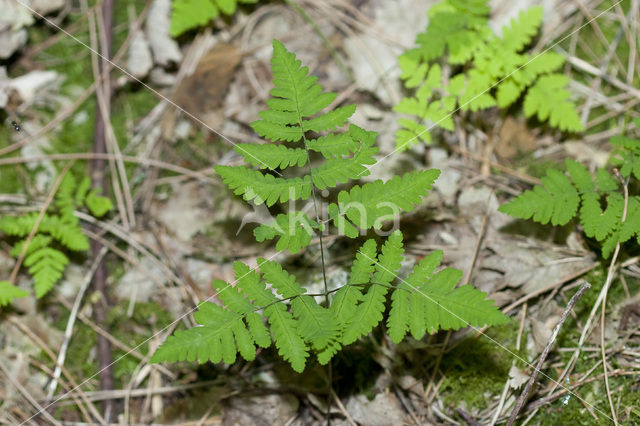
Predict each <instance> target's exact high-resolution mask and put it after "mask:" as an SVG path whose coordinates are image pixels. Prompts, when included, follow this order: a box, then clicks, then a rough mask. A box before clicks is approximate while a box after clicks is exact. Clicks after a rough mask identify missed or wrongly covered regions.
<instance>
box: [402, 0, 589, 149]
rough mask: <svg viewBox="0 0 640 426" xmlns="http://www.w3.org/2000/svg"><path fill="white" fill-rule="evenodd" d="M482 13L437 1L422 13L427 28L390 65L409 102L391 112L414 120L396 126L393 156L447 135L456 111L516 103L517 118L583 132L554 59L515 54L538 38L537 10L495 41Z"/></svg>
mask: <svg viewBox="0 0 640 426" xmlns="http://www.w3.org/2000/svg"><path fill="white" fill-rule="evenodd" d="M489 12H490V7H489V6H488V4H487V1H486V0H445V1H443V2H441V3H438V4H437V5H435V6H433V7H432V8H431V10H429V26H428V27H427V29H426V31H424V32H423V33H420V34H418V36H417V37H416V45H417V46H416V47H415V48H412V49H410V50H407V51H405V52H404V53H403V54H402V55H401V56H400V57H399V58H398V62H399V67H400V70H401V72H402V74H401V78H402V79H403V80H404V86H405V88H406V89H407V90H408V91H409V93H410V96H408V97H405V98H403V99H402V100H401V101H400V102H399V103H398V104H397V105H396V106H395V108H394V109H395V111H397V112H400V113H405V114H409V115H411V116H413V117H414V118H412V119H409V118H401V119H400V120H399V123H400V125H401V129H400V130H398V132H397V133H396V145H397V147H398V149H405V148H408V147H409V146H410V145H411V144H412V143H417V141H418V140H422V141H423V142H425V143H430V141H431V134H430V132H429V129H430V126H436V125H437V126H439V127H441V128H443V129H445V130H449V131H453V126H454V124H453V118H452V116H451V115H452V113H453V112H454V111H456V109H457V108H460V110H462V111H472V112H474V111H479V110H484V109H487V108H492V107H499V108H503V109H506V108H509V107H510V106H511V105H513V104H514V103H516V101H518V100H519V99H521V98H524V101H523V108H524V114H525V116H527V117H533V116H537V118H538V119H539V120H540V121H548V122H549V124H550V125H551V126H552V127H555V128H558V129H561V130H565V131H579V130H582V129H583V126H582V123H581V122H580V118H579V116H578V114H577V112H576V108H575V105H574V104H573V102H571V100H570V99H569V98H570V93H569V91H568V90H566V86H567V83H568V81H569V80H568V78H567V77H566V76H564V75H563V74H559V73H556V72H555V71H556V70H558V69H559V68H560V66H561V65H562V63H563V62H564V59H563V58H562V56H560V55H559V54H557V53H553V52H545V53H543V54H541V55H539V56H535V57H534V56H533V55H531V54H529V53H526V52H523V50H524V49H525V47H526V46H527V45H529V44H530V43H531V40H532V38H533V37H535V36H536V34H537V33H538V28H539V27H540V23H541V20H542V8H541V7H532V8H531V9H529V10H527V11H523V12H520V14H519V15H518V17H517V19H512V20H511V22H510V23H509V25H506V26H505V27H504V28H503V29H502V36H501V37H499V36H497V35H495V34H494V33H493V32H492V31H491V29H490V28H489V26H488V17H489ZM521 67H522V68H521ZM516 70H517V71H516ZM514 71H515V72H514ZM497 82H500V83H499V84H498V85H497V86H496V87H495V88H493V89H491V90H489V89H490V88H491V87H492V85H494V84H495V83H497Z"/></svg>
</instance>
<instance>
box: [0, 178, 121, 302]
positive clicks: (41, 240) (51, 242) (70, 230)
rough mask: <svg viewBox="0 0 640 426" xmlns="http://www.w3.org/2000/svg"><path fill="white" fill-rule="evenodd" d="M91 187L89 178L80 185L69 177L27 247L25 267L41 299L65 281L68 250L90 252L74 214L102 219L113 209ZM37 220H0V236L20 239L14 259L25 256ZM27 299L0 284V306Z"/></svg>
mask: <svg viewBox="0 0 640 426" xmlns="http://www.w3.org/2000/svg"><path fill="white" fill-rule="evenodd" d="M90 187H91V179H89V177H85V178H84V179H82V180H81V181H80V183H77V182H76V180H75V178H74V177H73V175H72V174H71V173H70V172H69V173H67V175H66V176H65V177H64V179H63V180H62V182H61V184H60V187H59V188H58V192H57V193H56V195H55V198H54V203H53V206H51V208H50V209H49V210H48V211H47V212H46V213H45V214H44V216H43V217H42V220H41V221H40V224H39V225H38V229H37V233H36V234H35V235H34V237H33V239H32V240H31V241H30V242H29V245H28V246H27V251H26V255H25V258H24V266H26V267H27V268H28V271H29V274H31V276H32V277H33V285H34V288H35V293H36V297H38V298H41V297H43V296H44V295H45V294H47V293H48V292H49V290H51V288H52V287H53V285H54V284H55V283H56V282H58V280H60V278H61V277H62V274H63V272H64V270H65V268H66V266H67V265H68V264H69V258H68V257H67V255H66V254H65V250H71V251H74V252H81V251H86V250H88V249H89V240H88V239H87V236H86V235H85V234H84V231H83V230H82V227H81V226H80V223H79V221H78V218H77V217H76V216H75V215H74V210H76V208H78V207H81V206H86V207H87V209H88V210H89V211H90V212H91V214H93V215H94V216H96V217H101V216H103V215H104V214H106V213H107V212H108V211H109V210H111V208H112V204H111V201H110V200H109V199H108V198H106V197H102V196H100V195H98V190H96V189H93V190H90ZM37 217H38V212H33V213H28V214H25V215H21V216H3V217H0V232H2V233H4V234H5V235H7V236H10V237H14V238H17V239H18V240H17V241H16V243H15V244H14V246H13V248H12V249H11V252H10V254H11V255H12V256H14V257H18V256H19V255H20V253H21V252H22V249H23V246H24V244H25V243H26V241H27V237H28V235H29V234H30V233H31V230H32V229H33V228H34V226H35V225H36V220H37ZM27 295H28V293H27V292H26V291H24V290H21V289H20V288H18V287H16V286H14V285H12V284H11V283H10V282H9V281H0V306H2V305H7V304H9V303H11V302H12V301H13V299H15V298H17V297H24V296H27Z"/></svg>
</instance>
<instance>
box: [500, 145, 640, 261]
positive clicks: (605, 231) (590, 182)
mask: <svg viewBox="0 0 640 426" xmlns="http://www.w3.org/2000/svg"><path fill="white" fill-rule="evenodd" d="M611 142H612V144H614V146H616V147H617V148H618V150H617V151H615V152H614V155H613V156H612V162H613V163H614V164H617V165H622V170H623V171H624V174H622V173H621V175H622V176H623V177H626V178H629V177H631V176H632V175H633V176H636V178H637V177H638V173H637V171H636V170H637V158H638V157H637V156H638V153H640V140H635V139H631V138H624V137H615V138H613V139H612V141H611ZM565 164H566V168H567V174H564V173H562V172H559V171H557V170H549V171H548V172H547V175H546V176H545V177H543V178H542V185H536V186H535V187H534V188H533V189H532V190H526V191H525V192H523V193H522V194H520V195H518V196H517V197H516V198H514V199H513V200H511V201H510V202H508V203H506V204H504V205H502V206H500V208H499V210H500V211H501V212H503V213H506V214H508V215H511V216H514V217H517V218H520V219H530V218H531V219H533V220H534V221H536V222H538V223H542V224H547V223H549V222H551V224H552V225H565V224H567V223H568V222H569V221H570V220H572V219H573V218H575V217H578V218H579V222H580V224H581V225H582V229H583V230H584V233H585V235H586V236H587V237H589V238H594V239H595V240H596V241H598V242H600V243H601V244H602V255H603V256H604V257H605V258H607V257H609V255H610V254H611V252H612V251H613V249H614V248H615V246H616V245H617V244H618V243H624V242H626V241H629V240H630V239H631V238H633V237H634V236H635V237H636V238H637V241H638V244H640V196H638V195H631V196H630V197H629V200H628V206H627V214H626V218H625V221H622V215H623V211H624V197H623V194H622V190H621V188H620V187H619V182H618V180H617V179H616V178H615V176H614V175H613V174H611V173H609V172H607V171H606V170H605V169H598V170H597V172H596V175H595V176H593V177H592V176H591V174H590V173H589V171H588V170H587V168H586V167H584V166H583V165H581V164H580V163H578V162H576V161H575V160H570V159H568V160H566V162H565ZM603 206H604V208H603Z"/></svg>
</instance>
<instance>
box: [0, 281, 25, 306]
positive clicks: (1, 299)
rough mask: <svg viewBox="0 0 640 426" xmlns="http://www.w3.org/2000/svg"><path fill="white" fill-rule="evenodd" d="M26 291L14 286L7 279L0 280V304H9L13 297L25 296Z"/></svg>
mask: <svg viewBox="0 0 640 426" xmlns="http://www.w3.org/2000/svg"><path fill="white" fill-rule="evenodd" d="M28 295H29V292H28V291H25V290H23V289H21V288H20V287H16V286H14V285H13V284H11V283H10V282H9V281H0V306H6V305H9V304H10V303H11V302H13V300H14V299H18V298H20V297H27V296H28Z"/></svg>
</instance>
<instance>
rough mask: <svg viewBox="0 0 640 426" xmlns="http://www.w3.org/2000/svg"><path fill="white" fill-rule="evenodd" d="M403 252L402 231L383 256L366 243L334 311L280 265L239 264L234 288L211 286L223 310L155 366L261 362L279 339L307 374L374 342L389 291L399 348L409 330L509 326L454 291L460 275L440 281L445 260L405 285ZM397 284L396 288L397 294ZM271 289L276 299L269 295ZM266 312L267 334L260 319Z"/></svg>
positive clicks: (186, 334)
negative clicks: (309, 364) (364, 340)
mask: <svg viewBox="0 0 640 426" xmlns="http://www.w3.org/2000/svg"><path fill="white" fill-rule="evenodd" d="M403 251H404V250H403V246H402V234H401V233H400V231H395V232H394V233H393V234H391V236H390V237H389V239H388V240H387V241H386V242H385V243H384V245H383V246H382V249H381V253H380V254H377V253H376V244H375V241H374V240H372V239H370V240H367V241H366V242H365V243H364V245H363V246H362V248H361V249H360V251H359V252H358V253H357V255H356V261H355V262H354V264H353V267H352V270H351V274H350V277H349V281H348V284H347V285H345V286H344V287H342V288H341V289H340V290H338V291H337V292H336V294H335V296H334V298H333V302H332V303H331V306H330V307H329V308H328V309H327V308H325V307H323V306H321V305H319V304H318V302H316V300H315V299H314V298H313V297H311V296H308V295H306V294H305V293H306V289H304V288H302V286H301V285H300V284H299V283H298V282H297V279H296V277H295V276H293V275H291V274H289V273H288V272H286V271H284V270H283V269H282V267H281V266H280V265H279V264H278V263H275V262H272V261H268V260H265V259H258V267H259V270H260V271H259V272H258V271H257V270H252V269H251V268H249V267H248V266H247V265H245V264H243V263H241V262H236V263H235V264H234V271H235V273H236V280H235V282H234V283H230V284H227V283H225V282H224V281H220V280H216V281H214V283H213V285H214V287H215V288H216V290H217V291H218V293H217V297H218V299H220V301H221V302H222V303H223V307H220V306H218V305H215V304H213V303H209V302H204V303H202V304H200V306H199V311H198V312H196V314H195V316H194V317H195V320H196V321H197V322H198V323H199V324H201V325H202V326H201V327H194V328H191V329H189V330H180V331H177V332H176V333H175V334H174V335H173V336H170V337H169V338H168V339H167V340H166V342H165V343H164V344H163V345H162V346H160V348H158V350H157V351H156V352H155V353H154V354H153V357H152V358H151V361H152V362H160V361H178V360H188V361H193V360H198V361H199V362H205V361H208V360H210V361H212V362H220V361H221V360H223V361H224V362H225V363H233V362H235V359H236V353H237V352H239V353H240V355H242V357H243V358H245V359H246V360H249V361H250V360H253V359H254V357H255V351H256V349H255V345H258V346H261V347H267V346H269V344H270V342H271V339H273V341H274V343H275V345H276V347H277V348H278V353H279V354H280V355H281V356H282V357H283V358H284V359H285V360H286V361H288V362H289V363H290V364H291V367H292V368H293V369H294V370H295V371H297V372H302V371H303V370H304V367H305V365H306V360H307V358H308V356H309V352H310V351H311V350H313V351H314V352H316V354H317V357H318V361H319V362H320V363H322V364H326V363H327V362H328V361H329V360H330V359H331V358H332V357H333V355H335V353H336V352H337V351H338V350H339V349H340V348H341V347H342V346H344V345H348V344H351V343H353V342H355V341H356V340H357V339H358V338H360V337H362V336H366V335H367V334H369V333H370V332H371V330H372V329H373V328H374V327H376V326H377V325H378V324H379V323H380V321H382V318H383V313H384V311H385V303H386V301H387V297H386V295H387V293H388V292H389V291H391V292H392V295H391V300H392V307H391V309H390V311H389V319H388V321H387V325H388V327H389V335H390V336H391V338H392V340H393V341H394V342H399V341H401V340H402V338H403V337H404V335H405V333H406V330H407V329H410V330H411V333H412V335H413V337H415V338H416V339H421V338H422V337H423V336H424V334H425V333H426V332H430V333H435V332H437V331H438V330H439V329H442V330H457V329H459V328H460V327H465V326H468V325H472V326H483V325H485V324H501V323H504V322H505V321H506V320H507V317H505V316H504V315H503V314H502V313H501V312H500V311H499V310H498V309H497V308H496V307H495V306H494V305H493V302H492V301H490V300H485V298H486V293H483V292H482V291H480V290H477V289H475V288H473V287H472V286H470V285H465V286H462V287H458V288H456V284H457V283H458V281H460V278H461V276H462V273H461V272H460V271H458V270H456V269H452V268H446V269H444V270H442V271H440V272H438V273H434V271H435V269H436V268H437V267H438V266H440V262H441V260H442V252H441V251H436V252H434V253H432V254H431V255H430V256H428V257H426V258H424V259H423V260H422V261H420V263H419V264H418V265H416V267H415V269H414V271H413V273H412V274H411V275H410V276H409V277H408V278H407V279H406V280H402V279H397V278H396V272H397V270H398V268H399V267H400V262H401V261H402V259H403ZM394 281H398V282H397V284H396V285H395V286H394V285H393V283H394ZM267 283H268V284H270V285H271V287H272V288H273V290H274V291H275V294H274V292H273V291H272V290H267V289H266V284H267ZM365 286H366V287H367V289H366V292H364V293H363V292H362V290H361V289H363V288H365ZM286 301H289V306H287V305H286V304H285V303H284V302H286ZM401 304H402V306H400V305H401ZM260 311H262V312H263V313H264V317H266V319H267V322H268V327H267V326H266V325H265V324H264V322H263V321H262V320H261V319H260V318H261V316H260V314H259V313H258V312H260ZM268 330H270V332H271V333H270V334H269V332H268Z"/></svg>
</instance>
